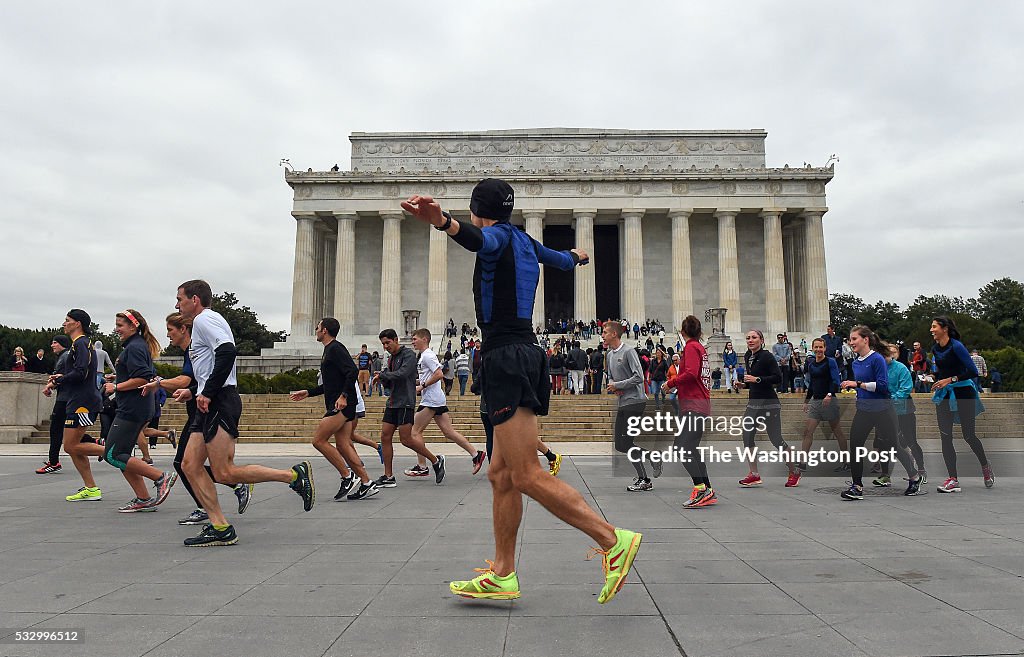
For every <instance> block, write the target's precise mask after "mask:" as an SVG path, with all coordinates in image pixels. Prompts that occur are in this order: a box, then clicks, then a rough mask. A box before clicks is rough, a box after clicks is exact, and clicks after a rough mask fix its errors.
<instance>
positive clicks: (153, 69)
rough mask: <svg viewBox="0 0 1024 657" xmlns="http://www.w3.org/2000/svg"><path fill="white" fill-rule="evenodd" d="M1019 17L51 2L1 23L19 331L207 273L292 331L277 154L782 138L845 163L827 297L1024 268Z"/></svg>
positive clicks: (6, 300)
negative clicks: (549, 137) (453, 141)
mask: <svg viewBox="0 0 1024 657" xmlns="http://www.w3.org/2000/svg"><path fill="white" fill-rule="evenodd" d="M1022 18H1024V8H1022V7H1021V6H1020V5H1019V4H1018V3H1014V2H1009V1H1006V2H993V3H986V4H985V5H984V9H983V10H982V9H979V8H978V7H975V6H973V5H962V4H960V3H930V2H914V3H891V4H889V5H886V6H885V8H884V10H883V9H882V8H881V6H877V7H875V8H872V7H871V6H870V5H869V6H867V8H865V6H864V5H836V4H834V3H813V2H803V3H786V4H784V5H779V4H777V3H772V4H769V3H754V2H751V3H746V4H739V5H735V4H734V5H730V7H729V8H722V7H712V6H711V5H707V6H694V4H693V3H672V2H664V3H641V4H633V5H622V4H621V3H612V2H564V3H542V2H526V3H516V4H514V5H507V4H504V5H503V4H498V3H474V4H469V5H467V4H466V3H457V2H442V3H430V4H424V3H412V2H403V3H378V4H376V5H372V6H371V5H366V4H365V3H293V4H265V5H263V6H260V7H259V8H258V9H254V5H253V4H252V3H241V2H235V3H204V4H202V5H200V4H198V3H171V2H153V3H130V2H111V3H105V4H102V5H99V4H88V5H83V4H81V3H71V2H63V3H49V4H47V5H46V8H45V9H42V8H39V7H36V6H32V5H21V6H10V7H7V8H6V9H5V16H4V21H3V23H2V24H0V57H2V58H3V61H4V62H5V63H6V65H5V66H4V67H3V68H2V69H0V84H2V88H3V89H4V94H3V100H2V101H0V125H2V126H3V128H2V130H3V143H4V158H3V160H2V161H0V221H2V223H3V232H4V235H5V236H6V238H7V239H6V244H7V247H8V248H7V249H5V253H4V256H3V258H0V277H2V280H3V281H4V282H5V284H4V286H3V289H2V290H0V323H4V324H11V325H18V326H38V325H56V324H58V323H59V322H60V320H61V319H62V317H63V314H64V312H65V311H66V310H67V309H68V308H69V307H71V306H82V307H86V308H88V309H89V310H90V312H92V314H93V316H94V317H96V318H97V320H98V321H100V322H101V324H102V325H103V326H104V328H109V327H110V325H111V323H112V315H113V313H114V312H116V311H118V310H120V309H122V308H123V307H124V306H128V305H131V306H134V307H137V308H139V309H140V310H141V311H142V312H143V313H144V314H146V315H148V316H151V317H159V316H161V315H162V314H164V313H165V312H166V311H168V310H170V308H171V307H172V305H173V293H174V288H175V286H176V285H177V284H178V283H179V282H181V280H183V279H185V278H189V277H193V276H203V277H205V278H208V279H209V280H210V281H211V282H212V283H213V284H214V287H215V288H217V289H229V290H232V291H235V292H236V293H238V295H239V297H240V299H241V300H242V301H243V302H244V303H246V304H248V305H251V306H252V307H253V308H254V309H255V310H256V311H257V312H258V313H259V314H260V316H261V317H262V318H263V319H264V320H265V321H266V322H267V323H268V324H269V325H270V327H271V328H274V329H284V328H287V326H288V315H289V311H290V303H291V289H290V286H291V268H292V244H293V240H294V222H293V220H292V218H291V216H290V215H289V211H290V209H291V199H290V189H289V188H288V187H287V185H285V184H284V182H283V180H282V172H281V169H280V168H279V167H278V166H277V161H278V159H279V158H281V157H290V158H291V160H292V162H294V163H295V165H296V166H297V167H299V168H302V169H305V168H306V167H310V166H311V167H313V168H315V169H326V168H328V167H330V166H331V165H332V164H334V163H335V162H338V163H339V164H341V165H342V166H343V167H345V166H346V165H347V160H348V152H349V149H348V141H347V135H348V134H349V133H350V132H353V131H375V130H478V129H488V128H519V127H541V126H571V127H609V128H651V129H668V128H681V129H687V128H692V129H711V128H717V129H727V128H765V129H767V130H768V132H769V138H768V162H769V164H770V165H772V166H781V165H782V164H784V163H789V164H790V165H792V166H799V165H802V163H803V162H804V161H809V162H811V163H812V164H815V165H822V164H823V163H824V161H825V159H826V158H827V157H828V155H829V154H831V153H838V154H839V157H840V164H839V165H838V167H837V169H836V177H835V180H834V181H833V182H832V183H831V184H830V185H829V187H828V197H829V206H830V208H831V210H830V212H829V213H828V214H827V215H826V218H825V221H826V224H825V225H826V248H827V253H828V263H829V284H830V287H831V289H832V290H833V291H842V292H853V293H855V294H857V295H858V296H861V297H864V298H865V299H867V300H871V301H873V300H875V299H878V298H884V299H889V300H894V301H897V302H899V303H901V304H906V303H907V302H909V301H910V300H912V299H913V297H914V296H916V295H917V294H921V293H925V294H933V293H944V294H950V295H964V296H971V295H974V294H975V293H976V291H977V288H978V287H979V286H981V285H983V284H984V283H986V282H987V281H989V280H992V279H993V278H997V277H1001V276H1007V275H1008V276H1014V277H1016V278H1018V279H1020V278H1022V277H1024V267H1021V266H1020V264H1019V255H1018V252H1019V244H1020V243H1021V242H1022V241H1024V240H1022V238H1024V222H1022V219H1024V192H1022V191H1021V190H1022V189H1024V164H1022V163H1021V161H1020V156H1019V152H1020V148H1019V143H1020V141H1021V138H1022V137H1024V135H1022V121H1021V118H1020V116H1021V112H1020V104H1021V100H1022V98H1024V89H1022V84H1024V83H1022V81H1021V80H1022V78H1021V76H1020V75H1019V73H1018V71H1017V67H1018V65H1019V64H1018V62H1019V61H1020V59H1021V47H1020V45H1019V35H1020V33H1021V27H1022V22H1024V21H1022Z"/></svg>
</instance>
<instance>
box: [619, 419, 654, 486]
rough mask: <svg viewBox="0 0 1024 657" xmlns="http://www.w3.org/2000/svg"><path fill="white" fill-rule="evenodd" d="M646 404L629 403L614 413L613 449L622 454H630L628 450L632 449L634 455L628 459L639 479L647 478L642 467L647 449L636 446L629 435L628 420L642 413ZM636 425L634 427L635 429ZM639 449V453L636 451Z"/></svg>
mask: <svg viewBox="0 0 1024 657" xmlns="http://www.w3.org/2000/svg"><path fill="white" fill-rule="evenodd" d="M646 406H647V402H640V403H638V404H630V405H629V406H622V407H620V408H619V410H618V412H617V413H616V414H615V451H617V452H620V453H622V454H630V453H631V452H630V450H632V449H633V448H634V447H636V448H637V449H636V450H633V453H634V457H633V458H631V459H630V460H629V462H630V463H632V464H633V468H634V469H635V470H636V476H637V477H640V478H641V479H647V470H646V469H645V468H644V460H646V459H645V458H642V457H645V456H646V454H647V450H645V449H643V448H642V447H638V446H637V444H636V442H634V440H633V437H632V436H630V435H629V420H630V418H634V417H640V416H641V415H643V413H644V408H645V407H646ZM635 428H636V427H634V429H635ZM637 451H639V453H636V452H637Z"/></svg>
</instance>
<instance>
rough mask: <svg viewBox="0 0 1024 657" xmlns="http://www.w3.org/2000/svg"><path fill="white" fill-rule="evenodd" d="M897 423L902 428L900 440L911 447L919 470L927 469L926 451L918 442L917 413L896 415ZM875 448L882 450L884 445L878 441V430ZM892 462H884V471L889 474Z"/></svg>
mask: <svg viewBox="0 0 1024 657" xmlns="http://www.w3.org/2000/svg"><path fill="white" fill-rule="evenodd" d="M896 423H897V425H898V426H899V430H900V441H901V443H902V444H903V445H905V446H906V447H907V448H909V449H910V454H911V456H913V457H914V463H915V464H916V465H917V469H918V471H919V472H924V471H925V469H926V468H925V466H924V451H923V450H922V449H921V445H920V444H919V443H918V442H917V415H915V414H914V413H913V412H912V411H911V412H909V413H904V414H903V415H897V416H896ZM873 446H874V448H875V450H881V449H882V446H881V445H880V444H879V442H878V432H877V431H876V432H875V440H874V445H873ZM890 467H892V466H891V464H890V463H889V462H888V461H886V462H885V463H882V472H883V473H884V474H889V468H890Z"/></svg>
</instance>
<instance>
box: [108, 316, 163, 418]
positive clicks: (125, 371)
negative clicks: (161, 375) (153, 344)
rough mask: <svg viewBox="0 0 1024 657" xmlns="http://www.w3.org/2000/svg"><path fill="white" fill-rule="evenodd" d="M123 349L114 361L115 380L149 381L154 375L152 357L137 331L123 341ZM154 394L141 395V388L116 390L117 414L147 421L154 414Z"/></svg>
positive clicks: (119, 381) (120, 381) (121, 381)
mask: <svg viewBox="0 0 1024 657" xmlns="http://www.w3.org/2000/svg"><path fill="white" fill-rule="evenodd" d="M122 346H123V349H122V350H121V353H120V354H119V355H118V357H117V360H115V361H114V374H115V375H116V376H117V379H116V380H117V382H118V383H123V382H125V381H127V380H129V379H145V380H146V381H149V380H150V379H152V378H153V377H154V376H156V369H155V368H154V367H153V358H152V357H151V356H150V355H149V348H148V347H147V346H146V341H145V340H143V339H142V336H140V335H139V334H138V333H136V334H135V335H133V336H132V337H130V338H128V340H126V341H125V342H124V343H123V345H122ZM153 399H154V395H146V396H145V397H143V396H142V390H141V389H139V388H136V389H134V390H118V392H117V416H118V417H123V418H125V419H126V420H135V421H136V422H146V421H149V419H150V418H152V417H153V416H154V415H155V414H156V405H155V404H154V403H153Z"/></svg>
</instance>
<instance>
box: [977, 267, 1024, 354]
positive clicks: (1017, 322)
mask: <svg viewBox="0 0 1024 657" xmlns="http://www.w3.org/2000/svg"><path fill="white" fill-rule="evenodd" d="M978 311H979V316H980V317H981V318H982V319H984V320H985V321H986V322H989V323H990V324H992V325H993V326H995V327H996V330H997V331H999V335H1001V336H1003V337H1004V338H1006V340H1007V341H1009V342H1011V343H1013V344H1016V345H1020V344H1022V343H1024V283H1021V282H1020V281H1015V280H1013V279H1012V278H1000V279H998V280H994V281H992V282H991V283H989V284H988V285H986V286H985V287H983V288H981V289H980V290H978Z"/></svg>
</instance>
